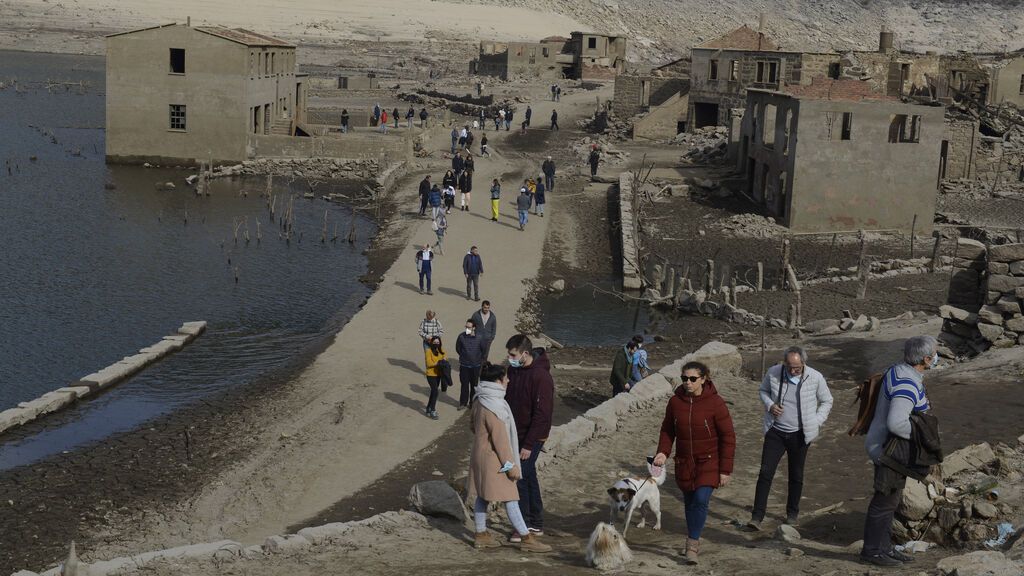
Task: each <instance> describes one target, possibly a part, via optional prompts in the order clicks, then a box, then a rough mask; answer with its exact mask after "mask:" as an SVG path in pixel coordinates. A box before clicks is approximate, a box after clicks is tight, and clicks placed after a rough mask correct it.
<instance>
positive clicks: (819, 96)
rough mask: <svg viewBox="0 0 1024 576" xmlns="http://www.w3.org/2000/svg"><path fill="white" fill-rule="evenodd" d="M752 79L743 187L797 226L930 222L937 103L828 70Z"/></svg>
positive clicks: (743, 136)
mask: <svg viewBox="0 0 1024 576" xmlns="http://www.w3.org/2000/svg"><path fill="white" fill-rule="evenodd" d="M784 90H785V91H782V90H771V89H749V90H748V91H747V102H746V109H745V112H744V114H743V119H742V122H741V127H740V139H739V140H740V142H739V155H738V156H739V161H738V165H737V168H738V169H739V170H741V171H742V173H743V174H744V180H745V190H746V194H747V195H748V196H750V198H751V199H752V200H753V201H754V202H756V203H758V204H760V205H762V206H764V208H765V209H766V211H767V212H768V213H769V214H771V215H772V216H774V217H775V218H776V219H777V220H778V221H779V222H780V223H782V224H784V225H786V226H788V227H790V228H791V229H793V230H794V231H801V232H804V231H806V232H819V231H840V230H858V229H869V230H870V229H875V230H879V229H901V230H910V229H911V228H912V227H915V220H916V231H917V232H918V233H924V234H928V233H930V231H931V229H932V219H933V214H934V211H935V194H936V189H937V185H938V176H939V173H938V171H939V152H940V145H941V142H942V140H943V133H944V123H943V110H942V108H941V107H935V106H922V105H917V104H907V103H904V102H901V101H900V100H899V99H898V98H896V97H894V96H890V95H886V94H884V93H880V92H877V91H875V89H874V87H873V86H871V84H870V83H867V82H862V81H857V80H850V79H842V80H835V79H831V78H828V77H825V76H819V77H816V78H814V79H813V81H812V82H811V83H810V84H807V85H795V86H786V87H785V88H784Z"/></svg>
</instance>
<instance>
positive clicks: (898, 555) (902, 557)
mask: <svg viewBox="0 0 1024 576" xmlns="http://www.w3.org/2000/svg"><path fill="white" fill-rule="evenodd" d="M886 555H887V556H888V557H889V558H892V559H893V560H899V561H900V562H903V563H904V564H909V563H911V562H913V561H914V557H913V556H911V555H910V554H906V553H904V552H900V551H899V550H897V549H895V548H893V549H892V550H889V551H888V552H886Z"/></svg>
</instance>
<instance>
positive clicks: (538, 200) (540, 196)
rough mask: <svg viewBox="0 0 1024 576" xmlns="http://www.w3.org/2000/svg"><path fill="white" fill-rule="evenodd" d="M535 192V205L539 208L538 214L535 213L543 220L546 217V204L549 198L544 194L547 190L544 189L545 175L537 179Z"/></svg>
mask: <svg viewBox="0 0 1024 576" xmlns="http://www.w3.org/2000/svg"><path fill="white" fill-rule="evenodd" d="M534 190H536V191H535V192H534V194H533V200H534V203H535V205H536V206H537V209H536V212H534V213H535V214H537V215H538V216H540V217H541V218H543V217H544V204H545V203H546V202H547V197H546V196H545V194H544V193H545V191H546V190H545V189H544V175H543V174H541V175H540V176H538V177H537V183H536V184H535V185H534Z"/></svg>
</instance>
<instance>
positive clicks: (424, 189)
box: [420, 174, 430, 216]
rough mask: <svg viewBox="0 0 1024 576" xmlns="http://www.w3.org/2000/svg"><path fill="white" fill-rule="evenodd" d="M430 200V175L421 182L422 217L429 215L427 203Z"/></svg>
mask: <svg viewBox="0 0 1024 576" xmlns="http://www.w3.org/2000/svg"><path fill="white" fill-rule="evenodd" d="M429 199H430V175H429V174H427V175H426V176H424V177H423V180H420V216H426V215H427V202H428V201H429Z"/></svg>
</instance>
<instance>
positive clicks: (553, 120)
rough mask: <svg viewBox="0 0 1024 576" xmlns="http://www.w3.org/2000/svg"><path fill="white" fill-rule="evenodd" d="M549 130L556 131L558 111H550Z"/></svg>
mask: <svg viewBox="0 0 1024 576" xmlns="http://www.w3.org/2000/svg"><path fill="white" fill-rule="evenodd" d="M551 129H552V130H558V110H552V111H551Z"/></svg>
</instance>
